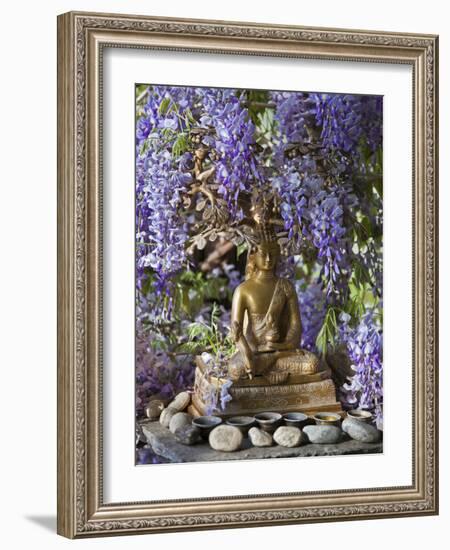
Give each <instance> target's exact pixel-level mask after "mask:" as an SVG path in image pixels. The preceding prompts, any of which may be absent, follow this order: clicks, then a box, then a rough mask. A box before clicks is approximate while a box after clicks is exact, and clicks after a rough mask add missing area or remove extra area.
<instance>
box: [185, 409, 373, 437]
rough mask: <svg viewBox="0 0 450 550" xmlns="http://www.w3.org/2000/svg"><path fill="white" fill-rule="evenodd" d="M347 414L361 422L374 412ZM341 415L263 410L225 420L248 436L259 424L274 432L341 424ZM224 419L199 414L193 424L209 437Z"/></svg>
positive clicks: (362, 411)
mask: <svg viewBox="0 0 450 550" xmlns="http://www.w3.org/2000/svg"><path fill="white" fill-rule="evenodd" d="M347 415H348V416H349V417H351V418H353V419H355V420H359V421H361V422H370V421H371V419H372V414H371V413H370V412H368V411H364V410H353V411H348V413H347ZM341 420H342V419H341V416H340V415H339V414H337V413H332V412H319V413H316V414H315V415H313V416H312V417H309V416H307V415H306V414H304V413H301V412H288V413H285V414H280V413H276V412H262V413H258V414H255V416H233V417H231V418H228V419H226V420H225V423H226V424H228V425H229V426H235V427H236V428H239V430H240V431H241V432H242V435H243V436H244V437H247V434H248V431H249V430H250V428H253V427H254V426H257V427H258V428H260V429H261V430H263V431H265V432H268V433H271V434H272V433H274V432H275V430H276V429H277V428H278V427H279V426H281V425H283V424H284V425H285V426H295V427H296V428H300V429H302V428H304V427H305V426H306V425H307V424H314V423H315V424H319V425H328V426H338V427H339V426H340V424H341ZM222 422H223V419H222V418H220V416H198V417H197V418H194V419H193V420H192V424H193V425H194V426H196V427H197V428H198V429H199V430H200V433H201V436H202V438H203V439H208V436H209V434H210V432H211V431H212V430H213V429H214V428H216V427H217V426H219V425H220V424H222Z"/></svg>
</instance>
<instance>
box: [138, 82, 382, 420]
mask: <svg viewBox="0 0 450 550" xmlns="http://www.w3.org/2000/svg"><path fill="white" fill-rule="evenodd" d="M199 147H202V148H204V149H205V150H207V156H206V160H205V164H204V166H203V168H205V169H206V170H207V169H208V168H209V169H212V170H211V171H212V172H213V174H212V177H211V178H210V180H208V185H209V188H210V189H211V191H212V193H213V194H214V197H215V201H214V202H212V201H211V200H210V198H209V196H207V195H206V196H205V194H203V193H200V192H194V191H193V189H194V188H195V186H196V185H198V177H199V175H198V172H196V171H195V151H196V150H197V149H198V148H199ZM211 182H212V183H211ZM268 193H269V194H271V195H272V196H275V197H276V201H277V205H278V206H277V207H278V210H277V212H278V215H279V217H280V218H281V219H282V223H283V231H284V233H282V234H281V240H280V242H282V244H283V248H284V252H285V259H284V261H283V262H282V265H281V266H280V275H282V276H286V277H289V278H291V279H292V280H293V281H294V283H295V285H296V288H297V293H298V297H299V304H300V311H301V314H302V322H303V335H302V341H301V342H299V345H301V346H302V347H305V348H307V349H310V350H313V351H315V352H317V353H320V354H324V355H327V357H332V354H333V353H335V352H336V351H340V352H341V356H340V357H341V358H342V357H343V356H342V352H344V356H345V363H346V366H347V367H348V369H347V376H345V377H344V378H342V376H341V378H340V379H339V397H340V399H341V401H342V403H343V404H344V406H345V407H347V408H355V407H361V408H366V409H370V410H372V411H373V412H374V413H375V415H376V419H377V424H378V425H379V426H380V427H381V426H382V401H383V387H382V234H383V226H382V224H383V220H382V195H383V185H382V98H381V97H378V96H357V95H344V94H327V93H309V92H277V91H264V90H236V89H218V88H193V87H170V86H152V85H147V84H141V85H138V86H137V87H136V269H137V280H136V302H137V309H136V311H137V325H136V326H137V331H136V339H137V357H136V359H137V361H136V377H137V378H136V379H137V415H138V416H140V415H142V414H143V409H144V407H145V405H146V402H147V401H148V398H149V397H150V396H151V395H154V394H155V393H160V394H163V395H164V396H167V397H169V396H171V395H173V394H174V393H176V392H177V391H179V390H180V389H183V388H186V387H190V385H191V384H192V377H193V364H194V363H193V355H194V354H196V353H201V352H205V351H206V352H209V353H210V355H211V356H212V357H213V358H222V357H223V356H224V355H227V354H229V353H230V349H231V346H230V344H231V343H230V340H229V338H228V337H227V335H228V329H229V313H230V304H231V296H232V292H233V290H234V288H235V287H236V286H237V284H239V283H240V282H241V281H242V280H243V276H244V267H245V258H246V253H247V251H248V250H249V248H250V247H251V242H249V240H248V238H246V235H245V231H242V228H243V227H245V223H246V212H245V209H244V208H243V206H242V205H243V199H246V200H247V201H250V202H252V201H255V200H258V196H259V195H261V194H268ZM342 361H343V360H342V359H341V362H342ZM219 362H220V361H218V362H217V363H219ZM338 367H339V365H338ZM338 370H339V368H338ZM340 370H341V371H342V369H340ZM338 378H339V377H338ZM214 406H215V407H218V406H219V405H218V403H217V402H215V403H213V408H214ZM211 412H212V411H211Z"/></svg>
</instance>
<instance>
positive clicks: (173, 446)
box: [141, 421, 383, 462]
mask: <svg viewBox="0 0 450 550" xmlns="http://www.w3.org/2000/svg"><path fill="white" fill-rule="evenodd" d="M141 428H142V432H143V434H144V436H145V439H146V440H147V442H148V444H149V445H150V446H151V447H152V449H153V450H154V452H155V453H156V454H157V455H160V456H163V457H164V458H166V459H168V460H169V461H170V462H210V461H220V460H221V461H223V460H255V459H261V458H283V457H284V458H286V457H303V456H336V455H349V454H374V453H382V452H383V443H382V442H380V443H360V442H359V441H354V440H353V439H349V438H348V436H347V435H346V434H344V436H345V439H344V440H343V441H342V442H341V443H336V444H334V445H318V444H311V443H310V444H307V445H302V446H301V447H294V448H287V447H280V446H279V445H274V446H273V447H253V446H252V445H251V443H250V441H249V440H248V438H245V439H244V443H243V446H242V449H241V450H239V451H235V452H232V453H226V452H223V451H215V450H214V449H211V447H210V446H209V444H208V443H207V442H203V441H202V442H201V443H197V444H196V445H193V446H187V445H182V444H181V443H178V441H176V439H175V437H174V436H173V434H172V433H171V432H170V431H169V430H168V429H167V428H164V427H163V426H161V424H160V423H159V422H158V421H157V422H145V423H143V424H142V425H141Z"/></svg>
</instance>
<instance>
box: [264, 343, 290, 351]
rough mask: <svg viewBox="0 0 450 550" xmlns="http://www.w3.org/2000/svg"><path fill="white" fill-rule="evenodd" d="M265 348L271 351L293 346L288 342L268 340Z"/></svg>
mask: <svg viewBox="0 0 450 550" xmlns="http://www.w3.org/2000/svg"><path fill="white" fill-rule="evenodd" d="M263 347H264V349H265V350H269V351H283V350H287V349H291V346H290V345H289V344H288V343H286V342H270V341H268V342H266V343H265V344H264V346H263Z"/></svg>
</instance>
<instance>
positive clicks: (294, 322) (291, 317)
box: [285, 284, 302, 349]
mask: <svg viewBox="0 0 450 550" xmlns="http://www.w3.org/2000/svg"><path fill="white" fill-rule="evenodd" d="M287 308H288V322H287V327H288V330H287V333H286V337H285V343H286V344H288V345H289V347H290V348H291V349H294V348H298V347H300V340H301V338H302V321H301V318H300V309H299V307H298V300H297V293H296V292H295V288H294V287H293V286H292V284H289V291H288V296H287Z"/></svg>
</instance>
